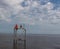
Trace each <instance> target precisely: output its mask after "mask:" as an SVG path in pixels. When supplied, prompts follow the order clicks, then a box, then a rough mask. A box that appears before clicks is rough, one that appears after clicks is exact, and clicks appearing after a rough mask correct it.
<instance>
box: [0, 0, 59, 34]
mask: <svg viewBox="0 0 60 49" xmlns="http://www.w3.org/2000/svg"><path fill="white" fill-rule="evenodd" d="M15 24H18V25H20V24H22V25H23V26H24V27H25V28H26V30H27V33H32V34H60V0H0V32H2V33H13V28H14V26H15Z"/></svg>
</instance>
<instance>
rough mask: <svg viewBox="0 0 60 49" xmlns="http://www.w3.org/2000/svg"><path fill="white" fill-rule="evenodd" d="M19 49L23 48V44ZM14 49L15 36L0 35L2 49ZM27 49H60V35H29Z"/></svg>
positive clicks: (0, 47)
mask: <svg viewBox="0 0 60 49" xmlns="http://www.w3.org/2000/svg"><path fill="white" fill-rule="evenodd" d="M18 47H22V43H20V44H19V41H18ZM12 48H13V35H12V34H0V49H12ZM27 49H60V35H57V34H55V35H48V34H45V35H43V34H40V35H38V34H34V35H32V34H30V35H27Z"/></svg>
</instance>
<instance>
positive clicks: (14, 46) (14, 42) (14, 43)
mask: <svg viewBox="0 0 60 49" xmlns="http://www.w3.org/2000/svg"><path fill="white" fill-rule="evenodd" d="M13 49H17V30H15V29H14V39H13Z"/></svg>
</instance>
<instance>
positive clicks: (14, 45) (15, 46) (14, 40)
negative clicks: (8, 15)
mask: <svg viewBox="0 0 60 49" xmlns="http://www.w3.org/2000/svg"><path fill="white" fill-rule="evenodd" d="M21 26H22V25H21ZM21 26H20V28H18V29H22V30H23V31H24V40H23V41H24V49H26V29H25V28H23V27H21ZM18 29H17V30H16V29H14V39H13V49H17V40H18V38H17V31H18ZM21 41H22V40H21Z"/></svg>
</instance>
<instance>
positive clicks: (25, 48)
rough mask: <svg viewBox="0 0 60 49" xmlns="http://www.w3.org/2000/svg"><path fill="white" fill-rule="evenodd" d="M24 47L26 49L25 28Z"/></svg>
mask: <svg viewBox="0 0 60 49" xmlns="http://www.w3.org/2000/svg"><path fill="white" fill-rule="evenodd" d="M24 49H26V29H24Z"/></svg>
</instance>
